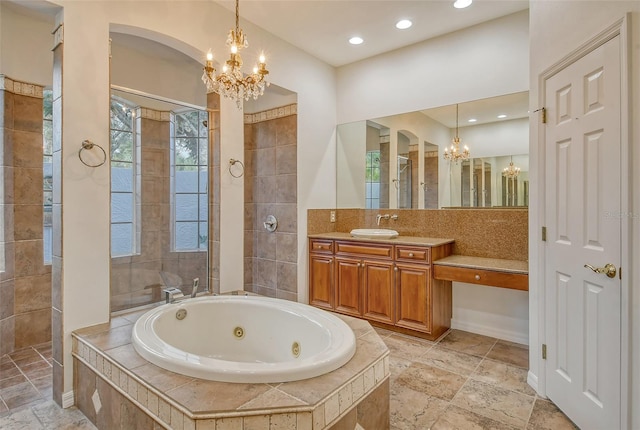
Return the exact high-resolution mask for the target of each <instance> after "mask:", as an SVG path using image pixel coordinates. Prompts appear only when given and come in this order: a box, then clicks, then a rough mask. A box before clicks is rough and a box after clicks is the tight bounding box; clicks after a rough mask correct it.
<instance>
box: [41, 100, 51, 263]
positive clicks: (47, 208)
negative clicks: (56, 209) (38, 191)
mask: <svg viewBox="0 0 640 430" xmlns="http://www.w3.org/2000/svg"><path fill="white" fill-rule="evenodd" d="M43 95H44V97H43V101H42V193H43V195H42V209H43V217H42V219H43V226H42V228H43V230H42V239H43V240H42V242H43V247H44V252H43V255H44V264H51V256H52V253H53V242H52V237H53V236H52V234H53V222H52V216H53V215H52V208H53V91H52V90H47V89H45V90H44V91H43Z"/></svg>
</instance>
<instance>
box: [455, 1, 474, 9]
mask: <svg viewBox="0 0 640 430" xmlns="http://www.w3.org/2000/svg"><path fill="white" fill-rule="evenodd" d="M471 3H473V0H456V2H455V3H454V4H453V7H455V8H456V9H464V8H465V7H468V6H470V5H471Z"/></svg>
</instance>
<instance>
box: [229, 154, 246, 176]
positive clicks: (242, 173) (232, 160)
mask: <svg viewBox="0 0 640 430" xmlns="http://www.w3.org/2000/svg"><path fill="white" fill-rule="evenodd" d="M236 163H238V164H240V167H241V168H240V173H239V174H238V175H234V174H233V172H232V171H231V166H235V164H236ZM229 174H230V175H231V176H233V177H234V178H240V177H242V175H244V164H243V163H242V161H240V160H236V159H234V158H231V159H229Z"/></svg>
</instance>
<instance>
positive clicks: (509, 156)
mask: <svg viewBox="0 0 640 430" xmlns="http://www.w3.org/2000/svg"><path fill="white" fill-rule="evenodd" d="M528 106H529V94H528V92H521V93H515V94H508V95H503V96H498V97H492V98H488V99H482V100H475V101H469V102H464V103H459V104H458V105H457V109H456V105H449V106H442V107H437V108H431V109H425V110H422V111H418V112H411V113H404V114H398V115H392V116H388V117H383V118H372V119H369V120H365V121H358V122H353V123H348V124H340V125H338V127H337V133H336V135H337V178H336V179H337V181H336V183H337V201H336V206H337V207H338V208H362V209H386V208H390V209H394V208H400V209H410V208H413V209H437V208H442V207H478V208H489V207H511V206H528V202H529V153H528V152H529V113H528ZM456 126H457V127H458V136H459V137H460V140H461V147H463V146H465V145H466V146H468V147H469V152H470V157H469V159H467V160H461V161H457V162H453V161H449V160H446V159H445V158H444V157H443V153H444V150H445V148H448V147H450V146H451V142H452V138H453V137H454V136H455V135H456Z"/></svg>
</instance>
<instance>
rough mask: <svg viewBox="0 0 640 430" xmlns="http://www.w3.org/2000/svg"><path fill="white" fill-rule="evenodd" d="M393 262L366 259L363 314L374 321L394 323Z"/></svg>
mask: <svg viewBox="0 0 640 430" xmlns="http://www.w3.org/2000/svg"><path fill="white" fill-rule="evenodd" d="M393 268H394V265H393V263H387V262H379V261H368V260H364V268H363V272H364V280H363V281H364V301H363V309H362V310H363V315H364V316H365V317H366V318H369V319H371V320H374V321H380V322H384V323H387V324H393V323H394V322H395V318H394V316H395V315H394V312H393V310H394V305H395V303H394V302H395V297H394V294H393V274H394V270H393Z"/></svg>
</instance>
